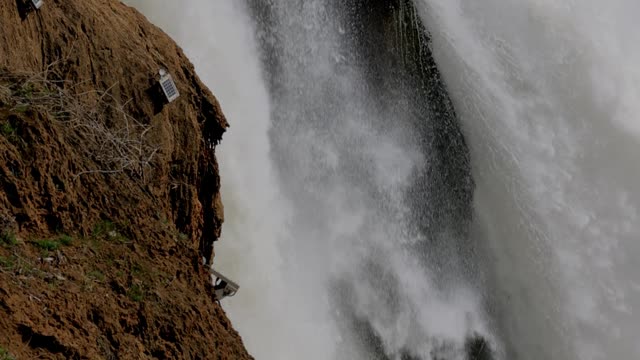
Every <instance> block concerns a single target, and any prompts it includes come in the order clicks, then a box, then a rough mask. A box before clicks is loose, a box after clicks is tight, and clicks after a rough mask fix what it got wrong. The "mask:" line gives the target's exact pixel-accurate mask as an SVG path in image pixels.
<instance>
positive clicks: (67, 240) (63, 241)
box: [58, 234, 73, 246]
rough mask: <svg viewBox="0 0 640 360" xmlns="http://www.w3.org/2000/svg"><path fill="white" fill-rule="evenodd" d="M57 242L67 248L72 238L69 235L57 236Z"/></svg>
mask: <svg viewBox="0 0 640 360" xmlns="http://www.w3.org/2000/svg"><path fill="white" fill-rule="evenodd" d="M58 241H59V242H60V244H62V245H64V246H69V245H71V243H72V242H73V238H72V237H71V236H70V235H66V234H63V235H60V236H58Z"/></svg>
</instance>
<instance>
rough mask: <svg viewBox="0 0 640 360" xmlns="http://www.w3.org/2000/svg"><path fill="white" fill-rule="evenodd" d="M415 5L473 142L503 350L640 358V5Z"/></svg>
mask: <svg viewBox="0 0 640 360" xmlns="http://www.w3.org/2000/svg"><path fill="white" fill-rule="evenodd" d="M416 4H417V5H418V7H419V8H420V13H421V16H422V19H423V21H424V23H425V25H426V27H427V28H428V29H429V31H430V33H431V34H432V37H433V49H434V54H435V57H436V61H437V63H438V65H439V68H440V70H441V71H442V72H443V76H444V79H445V81H446V83H447V86H448V88H449V90H450V94H451V97H452V99H453V102H454V104H455V107H456V110H457V111H458V113H459V115H460V120H461V122H462V127H463V130H464V133H465V137H466V139H467V141H468V143H469V145H470V151H471V158H472V164H473V175H474V179H475V180H476V184H477V188H476V191H475V197H474V212H475V228H476V230H477V233H476V235H475V236H477V237H478V238H479V239H481V240H480V242H482V243H483V244H485V250H486V252H487V253H488V254H489V255H488V256H489V258H490V259H491V261H490V262H489V263H487V265H486V268H487V269H490V270H488V271H489V272H490V273H491V274H492V275H491V278H492V279H493V280H492V281H491V283H492V285H490V288H491V290H492V291H491V292H492V294H493V295H492V297H491V299H489V300H488V301H489V302H490V303H492V308H493V309H494V310H493V315H492V316H494V317H495V318H496V319H497V320H496V321H497V322H498V324H499V328H500V332H501V333H503V334H504V338H505V339H506V340H505V342H506V343H507V344H508V345H507V347H508V349H509V351H508V354H509V358H511V359H580V360H592V359H593V360H595V359H632V358H638V356H639V354H640V346H639V345H638V342H637V341H636V338H637V335H636V334H637V333H638V332H639V331H640V325H639V324H640V315H639V314H640V313H638V306H640V287H639V282H638V277H637V271H638V269H640V268H639V265H640V262H639V261H638V259H640V242H639V241H638V234H639V233H640V231H639V230H640V224H639V223H638V209H639V206H640V181H639V180H640V177H639V176H640V167H638V166H636V162H635V161H634V158H635V153H637V150H638V148H639V144H638V139H639V138H638V135H640V133H639V132H638V124H640V122H638V119H637V108H638V99H639V98H640V88H639V87H638V84H639V83H640V82H639V80H640V77H639V75H640V72H639V71H638V68H637V65H636V64H637V63H638V60H639V59H640V51H639V50H640V47H639V46H638V40H639V35H638V32H637V31H636V30H637V25H636V24H637V19H636V17H635V16H633V15H634V14H637V11H638V10H639V9H640V4H638V3H637V2H634V1H622V0H620V1H611V2H608V3H606V4H604V3H600V2H595V1H580V2H558V1H530V0H527V1H519V2H512V1H502V0H489V1H483V2H474V1H464V0H453V1H449V0H447V1H438V0H416Z"/></svg>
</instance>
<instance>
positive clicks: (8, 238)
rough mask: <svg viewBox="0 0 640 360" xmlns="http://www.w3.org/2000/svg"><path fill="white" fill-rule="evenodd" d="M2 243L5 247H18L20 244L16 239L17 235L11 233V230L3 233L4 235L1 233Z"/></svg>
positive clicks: (0, 240) (0, 239) (0, 241)
mask: <svg viewBox="0 0 640 360" xmlns="http://www.w3.org/2000/svg"><path fill="white" fill-rule="evenodd" d="M0 243H2V245H5V246H13V245H16V244H17V243H18V240H17V239H16V234H14V233H13V232H12V231H9V230H5V231H3V232H2V233H0Z"/></svg>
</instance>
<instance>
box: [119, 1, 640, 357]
mask: <svg viewBox="0 0 640 360" xmlns="http://www.w3.org/2000/svg"><path fill="white" fill-rule="evenodd" d="M128 2H129V3H131V4H133V5H135V6H137V7H138V9H140V10H141V11H142V12H143V13H145V14H146V15H147V16H148V17H149V18H150V20H151V21H153V22H155V23H156V24H158V25H159V26H161V27H162V28H163V29H164V30H165V31H167V32H168V33H169V34H170V35H171V36H173V37H174V38H175V39H176V41H177V42H178V43H179V44H180V45H181V46H182V47H183V48H184V49H185V51H186V52H187V54H188V55H189V57H190V58H191V59H192V61H193V62H194V63H195V65H196V68H197V71H198V73H199V75H200V76H201V77H202V79H203V80H204V81H205V82H206V83H207V85H209V86H210V87H211V89H212V91H213V92H214V93H215V94H216V96H217V97H218V99H219V100H220V102H221V104H222V107H223V110H224V112H225V114H226V115H227V117H228V118H229V121H230V123H231V129H230V130H229V132H228V133H227V134H226V135H225V138H224V140H223V144H222V145H221V146H220V147H219V149H218V154H219V159H220V165H221V176H222V181H223V201H224V204H225V215H226V216H225V218H226V222H225V225H224V227H223V237H222V239H221V241H220V242H219V245H217V246H216V258H215V261H214V266H215V267H216V268H218V270H220V271H222V272H224V273H226V274H228V275H229V276H230V277H232V278H233V279H235V280H237V281H238V282H239V283H240V284H241V289H240V292H239V293H238V294H237V295H236V296H235V297H233V298H230V299H229V300H224V301H223V306H224V307H225V309H227V311H228V312H229V315H230V317H231V320H232V321H233V323H234V325H235V327H236V328H237V329H238V330H239V332H240V333H241V335H242V336H243V339H244V340H245V343H246V345H247V348H248V349H249V351H250V352H251V353H252V354H253V355H254V356H256V358H258V359H279V360H280V359H300V358H305V359H393V360H395V359H425V360H426V359H429V360H430V359H484V358H486V356H487V355H488V353H489V352H490V353H491V357H492V358H496V359H514V360H519V359H561V360H574V359H575V360H578V359H579V360H596V359H597V360H599V359H635V358H640V343H638V342H637V341H636V338H637V334H638V333H640V316H639V315H638V313H637V309H638V306H640V280H638V277H637V276H636V274H638V271H640V241H639V239H637V237H638V236H637V235H638V234H640V231H639V230H640V225H639V224H638V219H637V217H638V210H639V207H640V167H639V166H637V162H636V161H634V155H635V154H634V151H636V150H637V149H638V148H639V145H640V144H639V143H638V141H639V140H640V122H639V121H638V119H637V117H636V108H637V107H638V104H639V103H640V102H639V101H640V96H639V95H640V85H639V84H640V70H637V67H635V66H634V65H635V64H638V63H640V62H639V61H640V47H639V46H638V45H637V44H639V43H640V42H639V40H640V32H639V31H637V30H638V29H637V25H636V24H637V21H636V19H635V18H634V17H633V15H634V14H638V13H639V12H638V11H639V10H640V3H637V2H635V1H632V0H629V1H624V0H612V1H609V2H607V3H606V4H605V3H601V2H595V1H592V0H584V1H581V2H577V1H552V0H522V1H515V2H514V1H508V0H486V1H482V2H479V1H471V0H415V1H414V2H413V3H410V2H405V1H389V2H388V4H386V3H385V2H373V1H369V2H367V1H363V0H360V1H356V0H351V1H337V0H304V1H303V0H264V1H258V0H247V1H246V2H243V1H238V0H213V1H212V0H189V1H181V2H176V1H170V0H162V1H159V0H131V1H128ZM374 4H375V5H374ZM380 4H383V5H380ZM413 7H415V9H417V11H413V9H414V8H413ZM417 31H419V32H423V34H421V36H416V35H415V33H416V32H417ZM387 32H388V34H387ZM426 34H429V36H430V38H431V41H432V43H431V44H430V50H432V51H433V56H434V59H435V63H436V64H437V67H438V69H439V70H440V73H441V74H442V79H443V81H444V85H445V86H444V87H443V86H439V85H438V83H437V82H436V83H434V82H433V81H427V80H428V79H433V78H434V77H433V69H430V68H431V67H430V66H428V65H429V61H428V59H429V56H431V52H430V51H429V47H427V46H426V45H427V44H426V41H427V40H426V39H427V37H426ZM416 41H417V42H419V43H421V44H422V45H424V46H423V47H419V48H416V47H415V46H414V45H415V43H416ZM411 59H413V63H412V62H411V61H412V60H411ZM416 59H417V60H416ZM425 59H426V60H425ZM427 68H429V69H430V70H429V69H427ZM425 71H427V72H426V73H425ZM429 74H431V75H429ZM445 87H446V89H448V92H446V91H445V90H444V89H445ZM447 93H448V97H449V98H450V99H451V103H449V102H448V98H447ZM451 105H452V106H451ZM452 108H454V109H455V116H454V112H453V110H452ZM462 135H464V140H463V139H462V137H461V136H462ZM471 178H473V182H472V181H471ZM474 183H475V187H474V186H473V184H474ZM487 349H490V351H488V350H487Z"/></svg>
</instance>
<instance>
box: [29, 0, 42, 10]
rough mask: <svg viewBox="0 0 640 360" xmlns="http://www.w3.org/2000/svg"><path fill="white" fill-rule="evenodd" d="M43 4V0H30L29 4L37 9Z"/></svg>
mask: <svg viewBox="0 0 640 360" xmlns="http://www.w3.org/2000/svg"><path fill="white" fill-rule="evenodd" d="M42 4H44V0H31V5H33V7H34V8H35V9H36V10H37V9H40V7H41V6H42Z"/></svg>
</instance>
